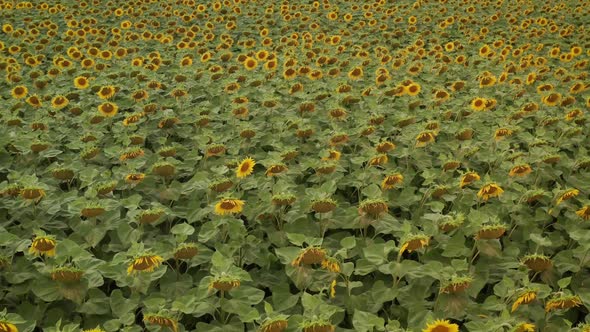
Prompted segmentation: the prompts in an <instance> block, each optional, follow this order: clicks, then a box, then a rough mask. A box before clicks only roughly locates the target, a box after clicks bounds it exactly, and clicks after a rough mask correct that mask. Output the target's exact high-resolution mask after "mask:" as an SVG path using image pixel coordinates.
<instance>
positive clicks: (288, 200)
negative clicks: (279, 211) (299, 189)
mask: <svg viewBox="0 0 590 332" xmlns="http://www.w3.org/2000/svg"><path fill="white" fill-rule="evenodd" d="M296 200H297V196H295V195H293V194H277V195H273V196H272V204H273V205H276V206H290V205H292V204H293V203H295V201H296Z"/></svg>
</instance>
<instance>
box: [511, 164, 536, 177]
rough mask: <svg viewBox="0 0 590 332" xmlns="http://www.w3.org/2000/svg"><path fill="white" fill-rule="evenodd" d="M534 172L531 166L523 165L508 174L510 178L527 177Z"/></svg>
mask: <svg viewBox="0 0 590 332" xmlns="http://www.w3.org/2000/svg"><path fill="white" fill-rule="evenodd" d="M532 171H533V169H532V168H531V166H530V165H528V164H523V165H517V166H514V167H512V169H510V172H509V173H508V175H509V176H526V175H527V174H530V173H531V172H532Z"/></svg>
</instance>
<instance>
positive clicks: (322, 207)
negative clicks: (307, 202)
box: [311, 198, 336, 213]
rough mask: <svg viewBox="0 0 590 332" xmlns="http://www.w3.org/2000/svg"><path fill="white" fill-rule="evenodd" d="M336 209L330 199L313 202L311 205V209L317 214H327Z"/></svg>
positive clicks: (334, 203)
mask: <svg viewBox="0 0 590 332" xmlns="http://www.w3.org/2000/svg"><path fill="white" fill-rule="evenodd" d="M335 208H336V201H335V200H333V199H331V198H323V199H318V200H315V201H313V202H312V203H311V209H312V210H313V211H315V212H317V213H328V212H331V211H333V210H334V209H335Z"/></svg>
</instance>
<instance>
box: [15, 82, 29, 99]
mask: <svg viewBox="0 0 590 332" xmlns="http://www.w3.org/2000/svg"><path fill="white" fill-rule="evenodd" d="M28 93H29V89H27V87H26V86H24V85H18V86H15V87H14V88H13V89H12V90H11V91H10V94H11V95H12V98H14V99H22V98H24V97H26V96H27V94H28Z"/></svg>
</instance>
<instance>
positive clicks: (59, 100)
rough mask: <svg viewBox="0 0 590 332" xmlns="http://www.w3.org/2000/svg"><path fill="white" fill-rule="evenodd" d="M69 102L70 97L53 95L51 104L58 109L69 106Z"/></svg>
mask: <svg viewBox="0 0 590 332" xmlns="http://www.w3.org/2000/svg"><path fill="white" fill-rule="evenodd" d="M69 103H70V101H69V100H68V98H66V97H64V96H61V95H60V96H55V97H53V99H51V106H52V107H53V108H55V109H58V110H59V109H62V108H64V107H66V106H68V104H69Z"/></svg>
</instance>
